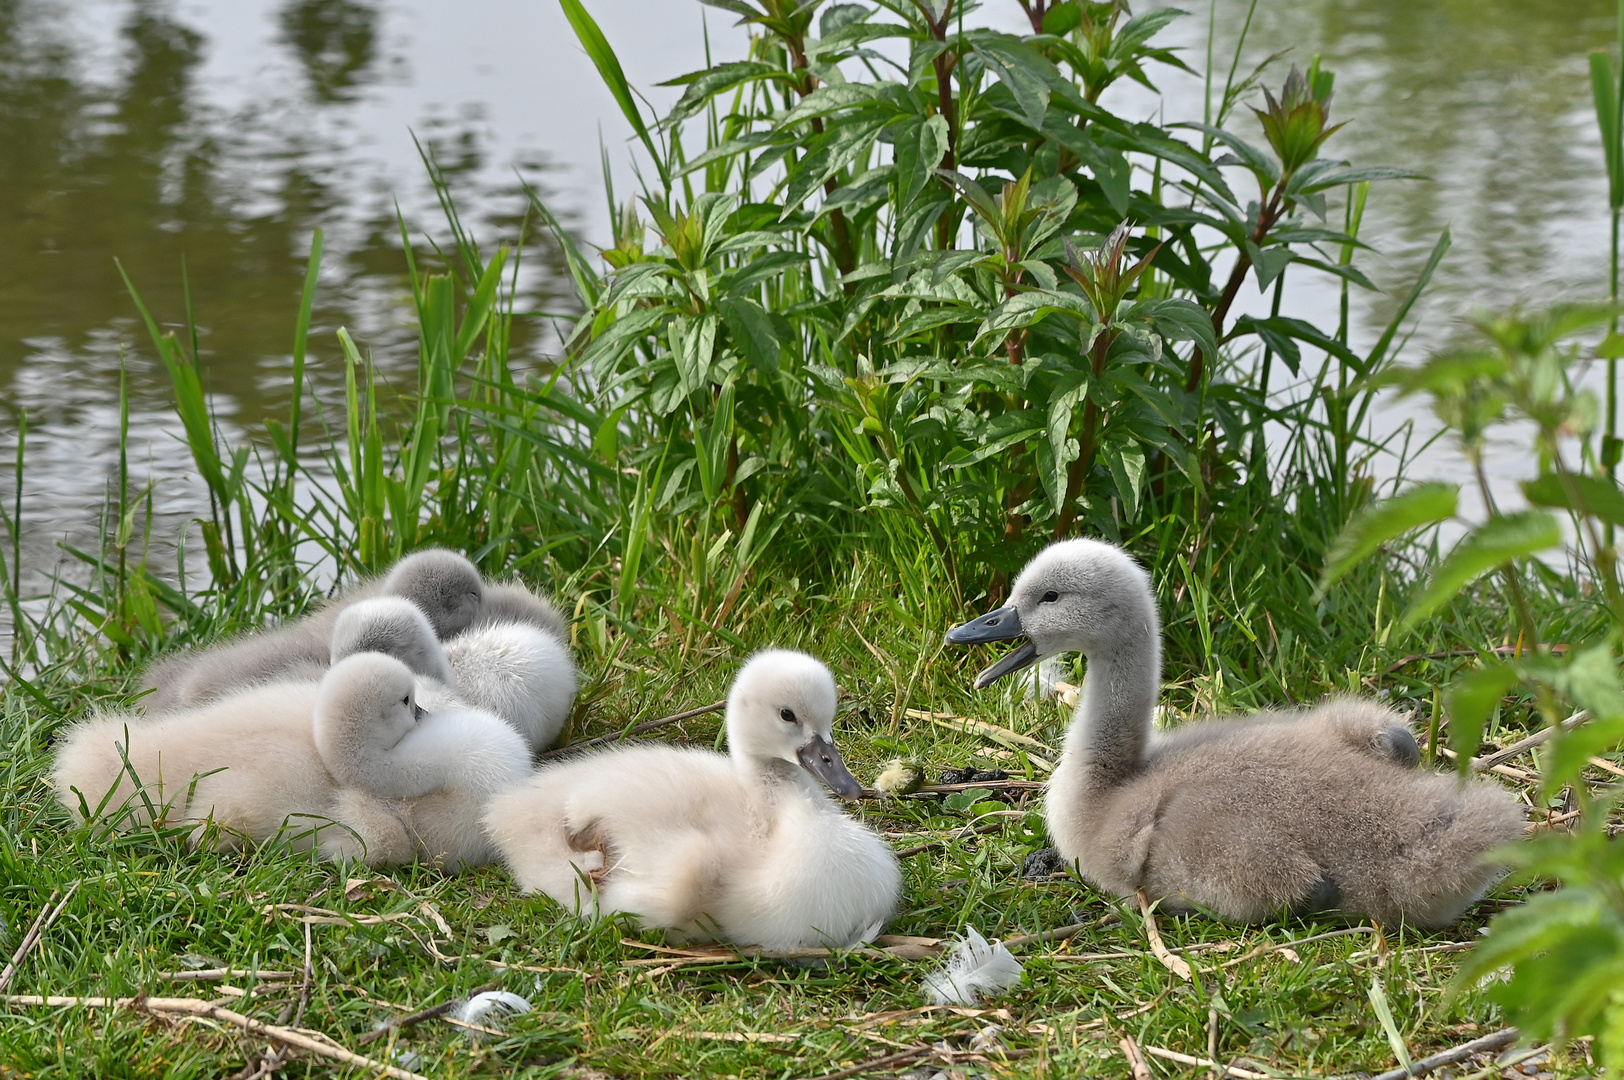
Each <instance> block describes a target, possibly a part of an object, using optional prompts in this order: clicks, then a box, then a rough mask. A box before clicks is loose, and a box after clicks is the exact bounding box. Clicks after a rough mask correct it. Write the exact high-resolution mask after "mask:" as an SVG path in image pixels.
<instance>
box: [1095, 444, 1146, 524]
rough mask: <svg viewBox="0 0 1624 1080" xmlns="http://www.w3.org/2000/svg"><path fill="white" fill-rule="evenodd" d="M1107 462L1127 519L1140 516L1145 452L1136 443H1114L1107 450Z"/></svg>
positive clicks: (1131, 519)
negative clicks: (1140, 495)
mask: <svg viewBox="0 0 1624 1080" xmlns="http://www.w3.org/2000/svg"><path fill="white" fill-rule="evenodd" d="M1105 461H1106V463H1107V464H1108V465H1110V466H1111V478H1112V479H1113V480H1115V481H1116V489H1117V497H1118V498H1120V499H1121V500H1122V505H1123V506H1124V507H1125V508H1126V510H1127V519H1128V520H1129V521H1133V520H1135V519H1137V518H1138V516H1139V492H1140V491H1141V490H1142V489H1143V488H1144V482H1145V451H1144V448H1143V447H1140V446H1138V445H1137V444H1134V443H1128V444H1125V445H1124V444H1121V443H1112V444H1111V445H1110V446H1108V447H1106V449H1105Z"/></svg>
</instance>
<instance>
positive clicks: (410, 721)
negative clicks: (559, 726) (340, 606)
mask: <svg viewBox="0 0 1624 1080" xmlns="http://www.w3.org/2000/svg"><path fill="white" fill-rule="evenodd" d="M417 690H418V688H417V682H416V680H415V679H414V677H413V674H412V671H411V669H410V668H408V667H407V666H406V665H405V664H404V663H402V662H401V661H399V660H397V659H395V658H394V657H391V656H386V655H383V654H381V653H375V652H367V653H358V654H356V655H353V656H350V657H348V658H345V659H343V660H340V661H339V662H338V663H336V664H334V666H333V668H332V670H331V671H330V672H328V674H327V677H326V678H325V679H323V680H322V683H321V691H320V694H319V696H318V698H317V701H316V707H315V722H314V738H315V745H316V749H317V752H318V753H319V754H320V755H321V758H322V760H323V762H324V763H325V764H326V766H327V769H328V771H329V772H331V774H332V776H333V778H334V780H335V781H336V782H337V784H338V785H339V788H340V790H339V793H338V795H337V797H336V799H335V805H334V816H335V817H337V818H338V819H339V820H341V821H344V822H346V823H351V824H353V825H355V826H356V827H355V828H354V830H353V832H344V833H332V832H329V833H326V834H324V836H323V843H322V848H321V852H322V856H323V857H324V858H331V859H344V858H351V859H359V860H361V861H364V862H367V863H369V864H372V865H380V864H385V863H393V862H405V861H409V860H411V859H417V860H420V861H423V862H429V863H434V864H436V865H438V866H440V867H441V868H442V869H444V870H446V871H447V872H451V873H454V872H456V871H457V870H460V869H461V868H462V867H464V866H471V865H478V864H480V863H484V862H489V861H490V860H491V859H492V858H493V857H494V854H495V852H494V849H493V848H492V846H491V843H490V841H489V839H488V838H486V837H485V836H484V834H483V833H482V831H481V829H480V823H479V818H480V815H481V814H482V813H483V812H484V809H485V805H486V803H487V802H488V801H489V799H490V796H491V794H492V793H493V792H495V791H496V790H498V789H500V788H503V787H507V786H509V785H511V784H514V783H517V782H518V781H520V780H522V779H523V778H524V777H525V776H526V775H527V774H528V773H529V771H530V751H529V748H528V746H526V745H525V742H524V740H523V738H521V737H520V736H519V734H518V733H517V732H515V731H514V730H513V729H512V728H511V727H510V726H509V725H507V724H506V723H504V722H503V721H502V720H500V719H498V718H497V717H495V716H492V715H491V714H490V713H487V712H485V711H483V710H480V709H476V708H472V707H470V706H467V705H463V704H460V703H452V704H451V705H450V706H449V707H445V708H442V709H440V710H439V711H435V712H427V711H425V710H424V708H423V707H422V706H421V705H420V704H419V703H418V698H417ZM390 822H394V823H396V824H397V825H398V829H399V831H398V832H397V831H396V830H395V829H394V828H391V826H390ZM403 838H404V839H403Z"/></svg>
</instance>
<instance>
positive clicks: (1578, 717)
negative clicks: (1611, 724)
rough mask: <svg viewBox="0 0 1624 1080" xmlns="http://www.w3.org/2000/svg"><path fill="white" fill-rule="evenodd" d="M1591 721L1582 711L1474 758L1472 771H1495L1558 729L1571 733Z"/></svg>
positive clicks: (1586, 713) (1588, 714)
mask: <svg viewBox="0 0 1624 1080" xmlns="http://www.w3.org/2000/svg"><path fill="white" fill-rule="evenodd" d="M1589 719H1590V713H1588V712H1586V711H1585V710H1583V709H1580V710H1579V711H1578V712H1576V713H1574V714H1573V715H1572V716H1570V717H1568V718H1567V719H1566V720H1564V721H1562V723H1561V724H1552V725H1551V726H1550V727H1547V728H1541V729H1540V730H1538V731H1536V732H1534V733H1533V734H1532V735H1529V736H1528V737H1527V738H1523V739H1518V740H1517V741H1516V742H1514V743H1512V744H1511V745H1510V746H1507V747H1505V748H1503V749H1500V750H1496V751H1495V752H1494V753H1492V754H1485V755H1484V756H1482V757H1475V758H1473V759H1472V771H1473V772H1490V771H1492V770H1493V769H1494V767H1495V766H1496V765H1500V764H1503V763H1505V762H1507V761H1510V760H1511V759H1512V758H1514V757H1516V756H1517V755H1518V754H1520V753H1522V752H1523V751H1525V750H1532V749H1533V748H1534V747H1536V746H1538V745H1539V744H1540V743H1542V742H1545V741H1546V740H1547V739H1549V738H1550V737H1551V736H1552V735H1555V734H1556V733H1557V730H1558V729H1560V730H1562V731H1571V730H1572V729H1573V728H1576V727H1578V726H1579V725H1580V724H1582V723H1584V722H1585V721H1586V720H1589ZM1450 756H1451V757H1453V756H1454V755H1450Z"/></svg>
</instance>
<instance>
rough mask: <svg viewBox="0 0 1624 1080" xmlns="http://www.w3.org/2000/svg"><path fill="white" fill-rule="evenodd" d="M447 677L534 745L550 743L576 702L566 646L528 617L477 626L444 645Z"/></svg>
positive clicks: (541, 747) (466, 696)
mask: <svg viewBox="0 0 1624 1080" xmlns="http://www.w3.org/2000/svg"><path fill="white" fill-rule="evenodd" d="M445 657H446V660H447V661H449V664H450V670H451V682H452V684H453V685H454V686H455V687H456V690H457V693H458V694H459V695H461V696H462V697H463V698H464V699H465V700H467V701H469V702H470V703H472V704H474V705H477V706H479V707H480V708H482V709H486V710H489V711H490V712H493V713H495V714H496V715H497V716H500V717H501V718H502V719H504V720H506V721H507V722H508V723H510V724H512V725H513V727H514V728H515V729H516V730H517V731H518V732H519V733H520V734H521V735H523V736H524V737H525V739H526V741H527V742H528V743H529V744H530V747H531V748H532V749H534V750H544V749H546V748H547V747H549V746H551V745H552V744H553V742H554V740H556V739H557V738H558V733H559V732H560V731H562V730H563V728H564V722H565V721H566V720H568V719H569V715H570V709H571V707H572V706H573V705H574V703H575V688H576V681H575V661H574V660H573V658H571V656H570V651H569V647H568V645H566V644H565V643H564V642H563V641H561V640H560V639H559V638H557V637H555V636H554V635H553V634H551V633H548V632H546V631H544V630H541V629H539V628H538V627H536V626H535V625H534V624H532V623H528V622H498V623H490V624H484V625H476V626H474V627H473V628H472V629H470V630H467V631H465V632H464V633H461V634H458V635H457V636H456V637H454V638H452V639H451V640H450V641H448V642H446V644H445Z"/></svg>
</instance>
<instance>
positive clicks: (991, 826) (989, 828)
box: [896, 821, 1004, 859]
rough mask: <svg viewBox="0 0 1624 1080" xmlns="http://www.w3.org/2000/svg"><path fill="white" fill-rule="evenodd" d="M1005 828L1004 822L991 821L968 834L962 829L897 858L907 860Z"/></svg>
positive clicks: (916, 846) (905, 850) (919, 845)
mask: <svg viewBox="0 0 1624 1080" xmlns="http://www.w3.org/2000/svg"><path fill="white" fill-rule="evenodd" d="M1003 827H1004V823H1003V822H1002V821H989V822H988V823H987V824H985V825H977V826H976V827H975V828H973V829H971V830H969V831H968V832H966V831H964V830H963V829H960V830H958V831H956V832H955V833H954V835H952V836H942V837H938V838H937V839H935V840H926V841H925V842H924V843H923V844H915V845H914V846H913V847H909V848H903V849H902V850H901V851H899V852H897V853H896V854H897V858H899V859H906V858H907V857H908V856H910V855H918V854H919V853H920V852H921V851H929V850H930V849H931V848H934V847H941V846H943V845H944V844H952V843H956V842H958V841H960V840H963V839H965V838H966V837H969V836H985V835H986V834H988V833H992V832H997V831H998V830H1000V829H1002V828H1003Z"/></svg>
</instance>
